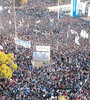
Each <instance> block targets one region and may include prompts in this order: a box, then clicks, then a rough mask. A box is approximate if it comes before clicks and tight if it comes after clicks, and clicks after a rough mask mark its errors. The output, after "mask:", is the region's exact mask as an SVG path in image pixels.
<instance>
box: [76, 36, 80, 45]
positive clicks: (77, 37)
mask: <svg viewBox="0 0 90 100" xmlns="http://www.w3.org/2000/svg"><path fill="white" fill-rule="evenodd" d="M75 43H76V44H77V45H80V43H79V36H78V35H77V36H76V37H75Z"/></svg>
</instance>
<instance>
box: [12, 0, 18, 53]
mask: <svg viewBox="0 0 90 100" xmlns="http://www.w3.org/2000/svg"><path fill="white" fill-rule="evenodd" d="M13 8H14V28H15V29H14V31H15V38H16V37H17V32H16V12H15V0H13ZM16 51H17V44H16Z"/></svg>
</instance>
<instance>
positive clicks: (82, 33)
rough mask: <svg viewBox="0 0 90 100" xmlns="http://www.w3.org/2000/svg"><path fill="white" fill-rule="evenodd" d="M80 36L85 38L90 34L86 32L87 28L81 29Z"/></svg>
mask: <svg viewBox="0 0 90 100" xmlns="http://www.w3.org/2000/svg"><path fill="white" fill-rule="evenodd" d="M80 36H81V37H83V38H84V39H85V38H88V34H87V33H86V31H85V30H81V33H80Z"/></svg>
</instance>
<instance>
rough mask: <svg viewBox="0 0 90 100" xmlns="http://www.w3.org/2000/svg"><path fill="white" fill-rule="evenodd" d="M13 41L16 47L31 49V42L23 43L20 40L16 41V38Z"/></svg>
mask: <svg viewBox="0 0 90 100" xmlns="http://www.w3.org/2000/svg"><path fill="white" fill-rule="evenodd" d="M14 40H15V43H16V44H17V45H21V46H23V47H25V48H30V47H31V42H30V41H23V40H21V39H18V38H17V37H16V38H14Z"/></svg>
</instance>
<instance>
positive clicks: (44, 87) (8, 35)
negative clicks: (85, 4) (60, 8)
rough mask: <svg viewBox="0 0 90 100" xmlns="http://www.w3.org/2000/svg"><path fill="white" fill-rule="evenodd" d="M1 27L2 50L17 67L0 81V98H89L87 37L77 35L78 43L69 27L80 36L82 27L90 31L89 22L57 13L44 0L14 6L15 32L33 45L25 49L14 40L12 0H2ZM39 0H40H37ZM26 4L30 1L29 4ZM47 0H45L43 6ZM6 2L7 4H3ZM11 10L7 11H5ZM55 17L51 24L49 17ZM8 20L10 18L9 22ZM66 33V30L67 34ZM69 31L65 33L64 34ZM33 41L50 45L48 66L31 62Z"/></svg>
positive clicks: (18, 99)
mask: <svg viewBox="0 0 90 100" xmlns="http://www.w3.org/2000/svg"><path fill="white" fill-rule="evenodd" d="M1 1H2V2H1V4H2V5H3V4H4V5H3V7H4V11H3V12H1V13H3V14H1V15H0V16H1V19H2V20H1V21H2V28H1V29H0V31H1V33H2V34H0V36H1V38H0V45H2V46H3V48H4V52H5V53H9V52H10V53H12V54H13V55H14V57H15V62H16V63H17V64H18V66H19V67H18V69H17V70H16V71H15V72H14V74H13V76H12V78H11V79H10V80H7V79H5V80H4V79H1V80H0V81H2V82H0V100H48V99H51V98H54V100H55V98H56V99H57V97H58V96H62V95H64V96H65V97H66V98H67V100H89V71H90V69H89V68H90V43H89V42H90V41H89V39H83V38H81V37H80V39H79V42H80V45H77V44H75V41H74V38H75V36H73V35H72V33H71V31H70V30H71V29H72V30H75V31H77V33H78V35H79V36H80V32H81V30H82V29H85V30H86V32H87V33H88V34H89V33H90V28H89V24H88V22H85V21H82V20H79V19H77V18H72V17H70V16H66V15H64V14H62V13H61V14H60V20H59V21H58V19H57V13H55V12H49V11H48V10H47V9H46V7H45V8H44V7H43V3H42V4H40V6H39V7H36V6H34V5H35V4H37V2H36V1H35V0H34V1H33V2H30V4H28V5H23V8H22V9H16V26H17V28H16V29H17V34H18V37H19V38H20V39H23V40H31V41H32V47H31V48H29V49H25V48H23V47H22V46H18V50H16V48H15V46H16V44H15V41H14V36H15V34H14V21H13V9H12V8H10V7H12V3H11V4H10V3H8V2H5V1H4V0H1ZM37 1H39V0H37ZM29 5H33V6H30V7H29ZM47 5H48V4H47V3H46V6H47ZM5 6H9V8H7V9H6V8H5ZM8 10H10V13H9V12H8ZM52 18H53V19H54V21H53V25H51V24H52V23H51V21H50V20H51V19H52ZM10 21H11V22H10ZM68 33H69V34H68ZM67 34H68V37H67ZM35 45H50V47H51V63H50V65H49V66H40V67H39V68H37V66H36V67H34V66H32V59H33V55H32V52H33V50H35V48H34V46H35Z"/></svg>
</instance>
